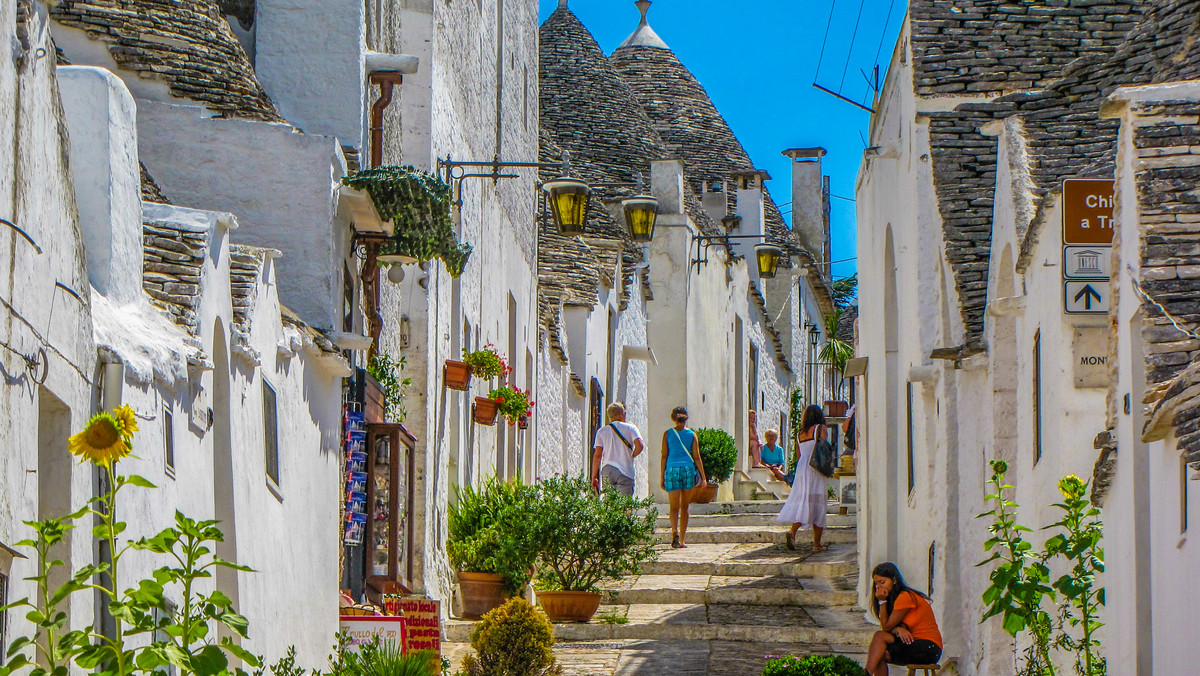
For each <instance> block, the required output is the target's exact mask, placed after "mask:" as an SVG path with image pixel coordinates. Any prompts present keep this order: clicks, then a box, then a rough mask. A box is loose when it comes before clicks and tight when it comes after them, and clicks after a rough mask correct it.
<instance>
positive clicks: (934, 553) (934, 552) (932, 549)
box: [928, 542, 937, 597]
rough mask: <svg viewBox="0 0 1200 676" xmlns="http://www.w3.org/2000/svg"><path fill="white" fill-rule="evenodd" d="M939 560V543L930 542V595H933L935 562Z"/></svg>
mask: <svg viewBox="0 0 1200 676" xmlns="http://www.w3.org/2000/svg"><path fill="white" fill-rule="evenodd" d="M936 561H937V543H936V542H931V543H929V592H928V593H929V596H931V597H932V596H933V574H934V567H933V564H934V563H935V562H936Z"/></svg>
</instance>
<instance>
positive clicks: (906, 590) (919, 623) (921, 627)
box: [867, 563, 942, 676]
mask: <svg viewBox="0 0 1200 676" xmlns="http://www.w3.org/2000/svg"><path fill="white" fill-rule="evenodd" d="M871 579H872V584H873V586H874V590H875V598H874V599H872V600H873V603H872V604H871V607H872V608H873V609H874V610H875V617H877V618H879V629H880V630H879V631H877V632H875V636H874V637H873V638H872V639H871V647H870V648H869V649H868V651H867V673H869V674H871V676H887V673H888V667H887V665H889V664H895V665H898V666H904V665H908V664H937V663H938V660H940V659H941V658H942V632H941V631H939V630H938V625H937V620H935V619H934V617H933V608H932V607H931V606H930V605H929V597H928V596H926V595H924V594H922V593H921V592H919V591H917V590H915V589H913V588H912V587H909V586H908V585H907V584H905V583H904V578H903V577H902V576H901V575H900V570H899V569H898V568H896V564H894V563H881V564H879V565H878V566H875V570H873V571H871Z"/></svg>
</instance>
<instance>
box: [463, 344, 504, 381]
mask: <svg viewBox="0 0 1200 676" xmlns="http://www.w3.org/2000/svg"><path fill="white" fill-rule="evenodd" d="M462 354H463V362H465V363H466V364H467V365H469V366H470V367H471V374H472V375H476V376H479V377H480V378H483V379H485V380H490V379H492V378H495V377H496V376H506V375H508V374H509V373H512V367H511V366H509V365H508V362H506V361H505V360H504V357H501V356H500V354H499V353H498V352H496V346H495V345H492V344H491V343H488V344H487V345H484V346H483V347H482V348H481V349H478V350H475V351H471V350H468V349H467V348H465V347H464V348H463V351H462Z"/></svg>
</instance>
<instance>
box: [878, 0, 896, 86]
mask: <svg viewBox="0 0 1200 676" xmlns="http://www.w3.org/2000/svg"><path fill="white" fill-rule="evenodd" d="M895 6H896V0H892V2H891V3H890V4H889V5H888V11H887V15H886V16H884V17H883V33H882V34H880V36H879V46H878V47H876V48H875V64H876V65H878V64H879V55H880V54H882V53H883V41H884V40H885V39H887V29H888V24H889V23H891V21H892V9H893V8H895ZM876 84H878V83H876Z"/></svg>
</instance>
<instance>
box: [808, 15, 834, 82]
mask: <svg viewBox="0 0 1200 676" xmlns="http://www.w3.org/2000/svg"><path fill="white" fill-rule="evenodd" d="M836 10H837V0H833V5H832V6H831V7H830V8H829V21H826V22H825V38H824V39H822V40H821V55H820V56H818V57H817V72H815V73H813V80H816V79H817V78H818V77H819V76H820V75H821V62H822V61H824V60H825V45H826V44H827V43H828V42H829V27H830V26H832V25H833V13H834V12H835V11H836Z"/></svg>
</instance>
